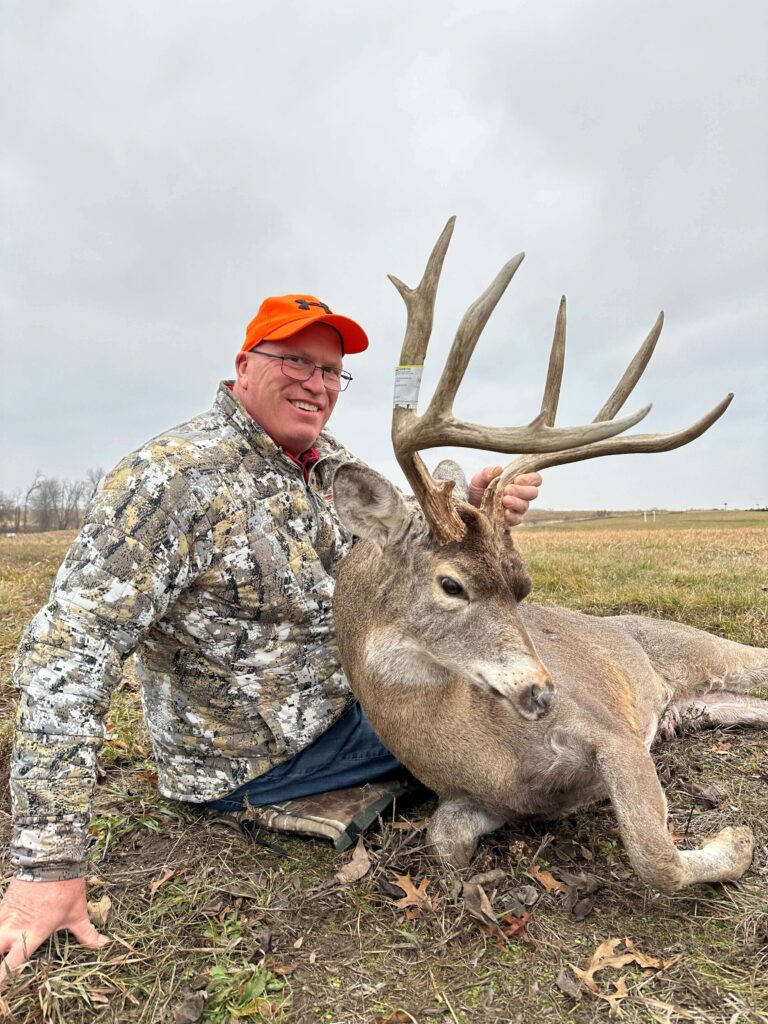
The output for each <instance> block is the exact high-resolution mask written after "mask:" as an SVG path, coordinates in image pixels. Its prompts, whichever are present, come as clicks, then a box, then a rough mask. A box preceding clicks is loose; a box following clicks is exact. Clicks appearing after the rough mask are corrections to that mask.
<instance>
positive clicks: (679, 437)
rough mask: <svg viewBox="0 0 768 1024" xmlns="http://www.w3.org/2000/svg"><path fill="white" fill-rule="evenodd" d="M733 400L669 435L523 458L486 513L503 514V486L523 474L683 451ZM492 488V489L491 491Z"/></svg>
mask: <svg viewBox="0 0 768 1024" xmlns="http://www.w3.org/2000/svg"><path fill="white" fill-rule="evenodd" d="M732 400H733V393H732V392H729V394H727V395H726V396H725V398H723V399H722V401H720V402H718V403H717V405H715V406H714V407H713V408H712V409H710V410H709V412H708V413H706V414H705V415H704V416H702V417H701V419H699V420H696V422H695V423H692V424H691V425H690V426H689V427H684V428H683V429H682V430H676V431H672V432H671V433H667V434H634V435H633V436H630V437H612V438H610V439H608V440H607V441H602V442H598V443H596V444H590V445H583V446H582V447H581V448H570V449H568V450H567V451H560V452H548V453H547V452H544V453H541V454H532V455H522V456H520V458H519V459H515V460H514V461H513V462H511V463H510V464H509V465H508V466H507V467H506V469H505V470H504V472H503V473H502V474H501V476H498V477H496V479H495V480H493V481H492V483H493V484H496V483H497V481H498V482H499V486H498V487H497V488H496V489H495V490H496V493H495V495H492V496H491V497H490V499H489V501H488V502H486V500H485V499H486V496H487V491H486V495H484V496H483V511H484V512H486V513H488V514H494V515H495V514H496V513H497V510H498V511H499V512H500V511H501V508H500V505H501V495H502V493H503V486H504V483H506V482H507V481H509V480H512V479H514V478H515V477H516V476H520V474H521V473H532V472H534V471H535V470H539V469H547V468H549V467H550V466H564V465H566V464H567V463H569V462H586V460H587V459H598V458H601V457H602V456H604V455H634V454H638V453H644V452H670V451H673V450H674V449H675V448H681V447H682V446H683V445H685V444H688V443H689V442H690V441H695V440H696V438H697V437H701V435H702V434H703V433H704V432H705V431H706V430H709V428H710V427H711V426H712V424H713V423H715V422H717V420H719V419H720V417H721V416H722V415H723V413H724V412H725V410H726V409H727V408H728V406H729V405H730V404H731V401H732ZM489 489H490V488H489Z"/></svg>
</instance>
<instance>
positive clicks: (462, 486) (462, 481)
mask: <svg viewBox="0 0 768 1024" xmlns="http://www.w3.org/2000/svg"><path fill="white" fill-rule="evenodd" d="M432 477H433V478H434V479H435V480H453V483H454V488H453V491H452V492H451V497H452V498H453V500H454V501H469V484H468V483H467V477H466V474H465V472H464V470H463V469H462V468H461V466H460V465H459V464H458V462H454V461H453V459H443V461H442V462H439V463H438V464H437V465H436V466H435V471H434V473H433V474H432Z"/></svg>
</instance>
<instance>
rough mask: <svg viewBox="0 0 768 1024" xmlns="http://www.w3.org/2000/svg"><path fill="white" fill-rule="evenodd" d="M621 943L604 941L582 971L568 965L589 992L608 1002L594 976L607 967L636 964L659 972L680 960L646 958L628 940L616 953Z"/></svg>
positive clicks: (674, 957)
mask: <svg viewBox="0 0 768 1024" xmlns="http://www.w3.org/2000/svg"><path fill="white" fill-rule="evenodd" d="M621 943H622V940H621V939H606V940H605V942H601V943H600V945H599V946H598V947H597V949H596V950H595V952H594V953H593V954H592V959H591V960H590V961H589V963H588V964H587V966H586V968H585V969H584V970H581V969H580V968H578V967H575V966H574V965H573V964H569V966H570V968H571V970H572V971H573V973H574V974H575V975H576V977H577V978H579V979H580V980H581V981H582V982H583V983H584V984H585V985H586V986H587V988H588V989H589V991H590V992H592V993H594V995H596V996H600V998H601V999H606V1000H607V1001H609V1002H610V999H608V996H607V995H606V994H605V993H603V992H601V991H600V990H599V989H598V987H597V982H596V981H595V975H596V974H597V972H598V971H603V970H605V969H606V968H607V967H614V968H621V967H626V966H627V965H628V964H633V963H634V964H637V965H638V967H642V968H653V969H654V970H660V969H661V968H663V967H671V966H672V964H676V963H677V962H678V960H680V959H681V958H682V957H681V956H680V955H678V956H673V957H671V958H670V959H669V960H664V959H662V958H661V957H657V956H648V955H647V954H646V953H641V952H640V950H637V949H635V946H634V943H633V942H632V940H631V939H629V938H627V939H624V940H623V945H624V950H623V951H618V952H617V947H618V946H619V945H620V944H621ZM620 980H621V979H620ZM614 995H615V993H614ZM621 998H623V996H622V997H621ZM617 1009H618V1002H617Z"/></svg>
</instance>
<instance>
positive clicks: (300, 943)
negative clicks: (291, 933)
mask: <svg viewBox="0 0 768 1024" xmlns="http://www.w3.org/2000/svg"><path fill="white" fill-rule="evenodd" d="M303 945H304V936H303V935H301V936H299V938H298V939H296V941H295V942H294V944H293V948H294V949H301V947H302V946H303Z"/></svg>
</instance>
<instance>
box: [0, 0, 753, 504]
mask: <svg viewBox="0 0 768 1024" xmlns="http://www.w3.org/2000/svg"><path fill="white" fill-rule="evenodd" d="M1 9H2V12H3V14H2V21H3V25H2V73H3V81H2V91H3V96H4V103H3V108H4V109H3V112H2V126H1V127H2V139H3V144H2V148H1V151H0V169H1V174H0V183H1V184H0V187H1V188H2V196H3V221H4V225H3V237H4V241H3V250H2V262H3V268H2V269H3V279H4V288H3V295H2V380H3V385H2V424H0V427H1V429H2V437H3V443H2V463H1V464H0V490H4V491H13V490H14V489H16V488H21V487H24V486H25V485H26V484H28V483H29V482H30V481H31V479H32V477H33V475H34V473H35V471H36V470H38V469H39V470H40V471H42V472H43V473H45V474H47V475H56V476H63V477H78V476H83V475H84V474H85V472H86V470H87V469H88V468H89V467H96V466H103V467H104V468H105V469H107V468H109V467H110V466H111V465H113V464H114V463H115V462H116V461H117V460H118V459H119V458H120V457H121V456H122V455H123V454H125V453H126V452H127V451H130V450H131V449H132V448H134V447H136V446H138V445H140V444H141V443H142V442H143V441H145V440H146V439H147V438H148V437H150V436H153V435H154V434H157V433H160V432H161V431H162V430H163V429H164V428H166V427H169V426H171V425H173V424H174V423H177V422H179V421H181V420H184V419H187V418H188V417H190V416H191V415H193V414H195V413H197V412H199V411H202V410H203V409H205V408H207V407H208V406H209V405H210V404H211V401H212V400H213V396H214V392H215V388H216V384H217V382H218V380H220V379H221V378H224V377H227V376H231V373H232V363H233V359H234V355H235V352H236V351H237V349H238V348H239V346H240V344H241V343H242V338H243V334H244V328H245V325H246V323H247V322H248V320H249V319H250V318H251V317H252V316H253V315H254V313H255V312H256V309H257V307H258V305H259V303H260V301H261V299H262V298H263V297H264V296H265V295H269V294H278V293H285V292H308V293H311V294H314V295H317V296H319V297H320V298H321V299H322V301H324V302H326V303H328V304H329V305H330V306H331V307H332V308H333V309H334V310H335V311H337V312H343V313H346V314H348V315H350V316H353V317H355V318H356V319H358V320H359V321H360V322H361V323H362V324H363V325H364V327H365V328H366V330H367V331H368V333H369V336H370V339H371V346H370V349H369V350H368V352H367V353H365V354H364V355H359V356H352V357H349V358H348V360H347V363H346V368H347V369H349V370H350V371H351V372H352V373H353V375H354V377H355V380H354V383H353V384H352V386H351V387H350V389H349V391H348V392H347V393H346V394H344V395H343V396H342V398H341V399H340V401H339V403H338V406H337V410H336V412H335V414H334V418H333V420H332V421H331V423H330V427H331V429H332V430H333V431H334V433H335V434H336V435H337V436H338V437H339V438H340V439H341V440H342V441H343V442H345V443H346V444H347V445H348V446H349V447H350V448H351V449H352V450H353V451H354V452H355V453H356V454H358V455H359V456H361V457H362V458H364V459H366V460H367V461H368V462H369V463H370V464H371V465H373V466H374V467H375V468H377V469H379V470H381V471H382V472H384V473H386V474H387V475H389V476H391V477H392V478H393V479H395V480H398V481H399V480H400V479H401V477H400V476H399V471H398V470H397V467H396V463H395V461H394V457H393V455H392V454H391V448H390V442H389V421H390V416H391V405H392V379H393V372H392V368H393V366H394V365H395V363H396V362H397V358H398V355H399V347H400V344H401V340H402V334H403V327H404V322H405V317H404V307H403V305H402V302H401V299H400V298H399V296H398V295H397V293H396V291H395V290H394V288H393V287H392V286H391V284H390V283H389V282H388V281H387V278H386V274H387V272H392V273H395V274H396V275H398V276H399V277H401V278H403V279H404V280H405V281H406V282H408V283H409V284H415V283H416V282H417V281H418V279H419V277H420V275H421V271H422V269H423V266H424V262H425V260H426V257H427V255H428V253H429V251H430V249H431V247H432V245H433V243H434V241H435V239H436V238H437V235H438V234H439V232H440V230H441V228H442V226H443V224H444V223H445V221H446V219H447V218H448V216H449V215H451V214H454V213H455V214H457V215H458V221H457V226H456V230H455V232H454V237H453V242H452V244H451V248H450V250H449V253H448V257H447V260H446V265H445V269H444V273H443V279H442V282H441V287H440V291H439V293H438V303H437V313H436V322H435V330H434V332H433V338H432V346H431V349H430V353H429V358H428V361H427V369H426V372H425V382H424V386H423V388H422V407H423V406H424V398H425V397H427V398H428V392H429V390H430V388H431V385H432V384H433V383H434V381H435V380H436V375H437V372H438V369H439V367H440V364H441V361H442V359H443V358H444V356H445V353H446V352H447V349H448V347H449V345H450V342H451V340H452V338H453V332H454V330H455V327H456V325H457V324H458V322H459V319H460V317H461V315H462V313H463V311H464V309H465V308H466V306H467V305H468V304H469V303H470V302H471V301H473V300H474V298H475V297H476V296H477V294H478V293H479V292H480V291H482V290H483V289H484V288H485V287H486V285H487V284H488V282H489V281H490V280H491V279H492V277H493V276H494V275H495V273H496V272H497V270H498V269H499V267H500V266H501V264H502V263H503V262H504V261H505V260H506V259H508V258H509V257H510V256H512V255H513V254H514V253H516V252H518V251H520V250H525V251H526V252H527V258H526V260H525V262H524V263H523V265H522V267H521V268H520V270H519V271H518V273H517V275H516V277H515V279H514V281H513V282H512V284H511V285H510V288H509V291H508V293H507V294H506V296H505V297H504V298H503V299H502V301H501V303H500V304H499V306H498V308H497V310H496V312H495V314H494V315H493V317H492V319H491V321H490V322H489V324H488V327H487V328H486V331H485V333H484V335H483V338H482V339H481V342H480V345H479V347H478V349H477V352H476V355H475V358H474V360H473V362H472V364H471V366H470V370H469V372H468V375H467V378H466V380H465V383H464V385H463V387H462V390H461V392H460V394H459V398H458V400H457V403H456V413H457V415H459V416H461V417H463V418H466V419H470V420H474V421H485V422H489V423H494V424H499V425H501V424H512V423H524V422H528V421H529V420H530V419H531V418H532V417H533V416H534V415H535V414H536V413H537V412H538V404H539V402H540V392H541V388H542V385H543V381H544V376H545V372H546V365H547V359H548V347H549V342H550V339H551V335H552V326H553V322H554V316H555V312H556V308H557V303H558V300H559V297H560V295H561V294H562V293H565V294H567V296H568V317H569V330H568V342H569V347H568V356H567V360H566V373H565V381H564V386H563V395H562V399H561V411H560V414H559V417H558V422H559V423H560V424H563V425H564V424H568V423H576V422H589V421H590V420H591V419H592V418H593V416H594V415H595V413H596V412H597V410H598V409H599V408H600V406H601V405H602V404H603V402H604V400H605V398H606V397H607V395H608V394H609V392H610V391H611V390H612V388H613V386H614V384H615V382H616V380H617V379H618V377H619V376H620V374H621V373H622V372H623V370H624V367H625V365H626V363H627V362H628V360H629V359H630V358H631V356H632V355H633V353H634V351H635V349H636V347H637V346H638V345H639V343H640V342H641V341H642V339H643V337H644V336H645V334H646V333H647V331H648V329H649V328H650V326H651V324H652V323H653V321H654V319H655V317H656V315H657V313H658V311H659V309H662V308H663V309H664V310H665V312H666V317H667V319H666V326H665V329H664V333H663V334H662V338H661V341H660V343H659V346H658V349H657V351H656V354H655V356H654V359H653V361H652V363H651V365H650V367H649V368H648V370H647V372H646V376H645V378H644V380H643V381H642V382H641V384H640V385H639V386H638V389H637V394H636V396H635V397H633V398H632V399H631V400H630V402H629V403H628V406H627V409H626V411H630V410H631V409H634V408H637V407H639V406H640V405H643V404H644V403H645V402H647V401H653V403H654V408H653V410H652V411H651V413H650V415H649V416H648V418H647V420H646V421H645V423H644V424H643V425H642V427H640V428H635V429H636V430H637V429H640V430H643V431H646V430H654V431H655V430H673V429H677V428H678V427H681V426H684V425H686V424H688V423H690V422H692V421H693V420H695V419H697V418H698V417H699V416H700V415H701V414H702V413H703V412H704V411H706V410H707V409H709V408H710V407H711V406H713V405H714V404H715V403H716V402H717V401H718V400H719V399H720V398H722V397H723V395H724V394H725V393H726V392H728V391H734V392H735V395H736V397H735V400H734V402H733V404H732V406H731V408H730V409H729V410H728V412H727V413H726V414H725V417H724V418H723V419H722V420H721V421H720V422H718V423H717V424H716V425H715V426H714V427H713V428H712V429H711V430H710V431H709V432H708V433H707V434H705V435H704V436H703V437H702V438H701V439H699V440H698V441H696V442H694V443H693V444H692V445H690V446H689V447H687V448H684V449H681V450H680V451H677V452H673V453H669V454H663V455H642V456H624V457H616V458H613V459H608V460H604V461H603V462H591V463H586V464H583V465H580V466H575V467H562V468H558V469H552V470H550V471H549V473H548V475H547V478H546V485H545V488H544V490H543V492H542V497H541V501H540V505H541V506H542V507H550V508H569V507H572V508H573V507H576V508H604V507H609V508H611V507H612V508H629V507H638V506H640V507H651V506H664V507H674V508H685V507H689V506H696V507H702V506H704V507H711V506H716V505H722V504H723V503H724V502H727V503H728V505H729V506H731V507H733V506H739V507H750V506H753V505H756V504H760V505H766V504H768V458H767V457H766V425H767V421H766V407H767V405H768V401H767V398H766V396H767V395H768V371H767V369H766V367H767V364H768V357H767V356H766V334H767V333H768V299H767V298H766V290H765V282H766V279H767V278H768V260H767V259H766V220H767V218H766V208H767V206H768V204H767V203H766V182H768V159H766V150H767V148H768V142H767V139H768V135H767V133H766V112H767V108H768V104H767V103H766V92H767V90H766V68H768V60H767V59H766V55H767V52H768V45H767V44H768V31H767V27H768V6H767V5H766V4H765V2H764V0H731V2H730V3H728V4H724V3H722V2H710V0H704V2H702V0H697V2H691V0H675V2H674V3H669V0H665V2H658V0H642V2H636V0H621V2H619V3H616V2H615V0H613V2H612V0H594V2H588V0H557V2H553V0H538V2H535V3H533V2H531V3H521V2H514V0H503V2H502V0H498V2H495V3H491V2H486V0H462V2H457V3H450V2H446V0H439V2H438V0H429V2H420V3H416V2H414V0H410V2H404V0H403V2H398V0H387V2H386V3H380V2H376V0H368V2H365V3H360V2H359V0H357V2H351V0H349V2H333V0H325V2H323V3H322V4H321V3H310V2H293V3H292V2H286V0H282V2H275V3H265V2H256V0H242V2H233V0H229V2H224V3H216V4H214V3H212V2H208V3H200V2H190V0H184V2H180V0H176V2H174V0H164V2H162V3H157V2H152V3H149V2H135V0H123V2H120V3H103V2H95V0H92V2H79V3H78V2H76V0H71V2H67V3H65V4H61V3H54V2H52V0H51V2H47V3H44V2H39V0H23V2H15V3H14V2H3V3H2V5H1ZM459 458H460V461H461V462H462V463H463V464H464V465H465V466H466V467H467V468H468V469H470V470H474V469H477V468H479V467H480V466H482V465H484V464H488V463H493V462H494V461H496V457H495V456H490V457H486V456H484V455H483V454H481V453H478V452H463V453H459ZM430 459H432V457H431V456H430ZM432 461H434V460H432Z"/></svg>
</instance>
